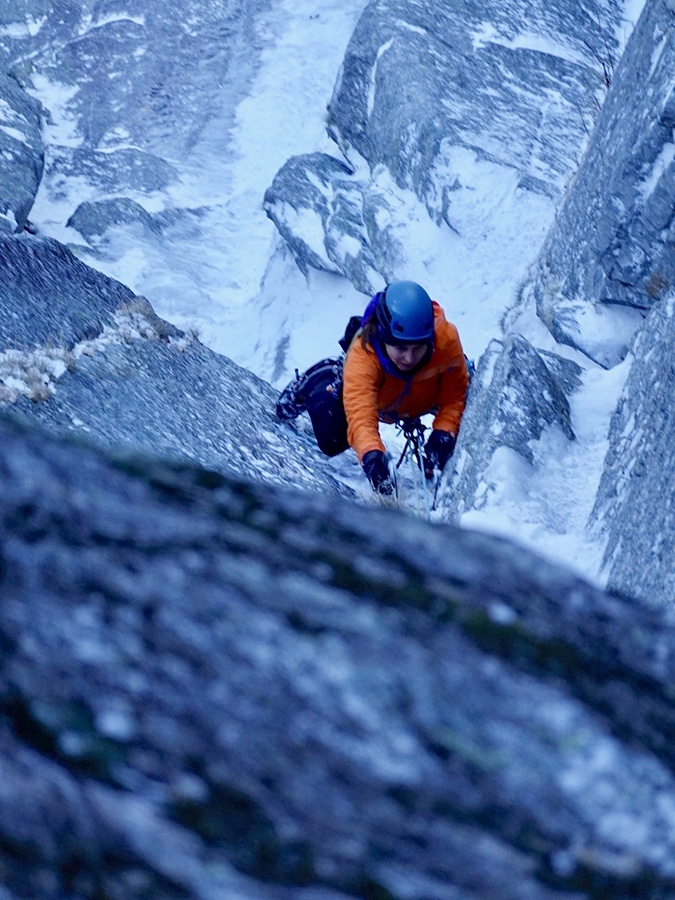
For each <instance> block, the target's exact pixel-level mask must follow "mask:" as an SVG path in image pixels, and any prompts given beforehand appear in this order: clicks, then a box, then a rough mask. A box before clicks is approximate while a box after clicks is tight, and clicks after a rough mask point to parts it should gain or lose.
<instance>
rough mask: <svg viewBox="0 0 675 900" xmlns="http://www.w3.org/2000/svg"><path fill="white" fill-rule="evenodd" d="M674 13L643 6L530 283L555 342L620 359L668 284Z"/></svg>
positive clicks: (674, 200)
mask: <svg viewBox="0 0 675 900" xmlns="http://www.w3.org/2000/svg"><path fill="white" fill-rule="evenodd" d="M673 71H675V7H674V5H673V3H671V2H665V0H648V2H647V3H646V5H645V8H644V11H643V13H642V16H641V17H640V20H639V22H638V24H637V25H636V27H635V29H634V31H633V33H632V34H631V37H630V39H629V41H628V44H627V46H626V50H625V51H624V53H623V55H622V57H621V61H620V62H619V64H618V66H617V68H616V71H615V72H613V74H612V84H611V88H610V90H609V93H608V94H607V99H606V102H605V104H604V106H603V108H602V112H601V114H600V117H599V118H598V121H597V123H596V127H595V129H594V131H593V134H592V136H591V139H590V142H589V146H588V150H587V152H586V154H585V157H584V160H583V163H582V165H581V167H580V169H579V172H578V175H577V177H576V178H575V180H574V183H573V184H572V186H571V189H570V191H569V193H568V195H567V196H566V198H565V200H564V202H563V204H562V206H561V209H560V211H559V213H558V215H557V218H556V223H555V226H554V227H553V229H552V231H551V234H550V235H549V237H548V239H547V242H546V245H545V248H544V252H543V254H542V257H541V261H540V266H539V269H538V272H537V277H536V280H535V293H536V298H537V308H538V312H539V315H540V317H541V318H542V319H543V320H544V322H545V323H546V324H547V325H548V327H549V328H550V330H551V332H552V334H553V335H554V337H555V338H556V340H557V341H559V342H563V343H566V344H570V345H572V346H573V347H577V348H579V349H580V350H582V351H583V352H584V353H586V354H587V355H588V356H590V357H591V359H594V360H595V361H596V362H599V363H600V364H602V365H603V366H612V365H615V364H616V363H617V362H619V361H620V360H621V359H623V358H624V357H625V355H626V353H627V352H628V349H629V348H630V344H631V340H632V338H633V336H634V334H635V332H636V329H637V328H638V327H639V326H640V325H641V323H642V318H643V316H644V314H645V312H646V311H648V310H649V309H651V308H652V307H653V306H655V305H659V304H660V303H661V302H662V301H663V299H664V297H666V296H667V295H668V294H669V292H670V291H671V289H672V287H673V284H675V253H674V252H673V250H674V247H675V83H674V81H673Z"/></svg>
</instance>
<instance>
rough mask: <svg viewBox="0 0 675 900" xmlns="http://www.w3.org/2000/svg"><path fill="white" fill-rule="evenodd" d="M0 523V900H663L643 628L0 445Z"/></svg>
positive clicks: (515, 562)
mask: <svg viewBox="0 0 675 900" xmlns="http://www.w3.org/2000/svg"><path fill="white" fill-rule="evenodd" d="M0 498H1V499H0V546H1V547H2V566H1V567H0V589H1V590H2V596H3V602H2V604H0V642H1V646H2V655H1V657H0V676H1V677H0V705H1V708H2V717H1V718H0V768H1V770H2V774H3V777H2V780H1V785H2V788H1V790H2V799H3V802H2V804H0V866H1V867H2V873H3V875H2V882H3V897H5V898H7V900H23V898H28V897H30V898H37V897H39V898H40V900H57V898H62V897H64V896H75V895H76V896H78V897H81V898H86V900H94V898H100V897H101V896H105V897H111V898H120V900H121V898H124V900H160V898H161V900H166V898H176V900H178V898H182V900H225V898H228V900H232V898H240V900H263V898H268V900H291V898H292V900H340V898H346V897H347V896H352V897H353V896H357V897H363V898H372V897H374V896H377V897H388V898H394V900H403V898H406V900H422V898H424V900H448V898H449V897H452V898H462V900H470V898H471V900H481V898H485V897H486V896H489V897H493V898H496V900H499V898H503V900H512V898H514V897H518V898H531V900H580V898H589V900H590V898H598V897H600V896H603V897H604V896H613V897H622V896H626V897H627V896H639V897H644V898H656V897H669V896H671V895H672V894H673V893H674V892H675V866H674V864H673V860H674V859H675V824H674V820H673V809H675V778H674V777H673V766H674V765H675V758H674V756H673V751H672V747H673V740H672V737H673V733H674V729H675V711H674V708H673V702H672V697H671V696H670V686H671V685H672V680H673V677H674V675H675V671H674V669H673V667H674V665H675V631H674V630H673V623H672V621H671V620H670V619H669V618H668V616H667V615H666V614H665V613H664V612H663V611H655V610H650V609H649V608H648V607H644V606H642V605H640V604H639V603H635V602H630V603H629V602H626V601H623V600H621V599H620V598H618V597H611V596H609V595H607V594H604V593H601V592H600V591H598V590H597V589H594V588H591V587H590V586H588V585H587V584H585V583H584V582H582V581H580V580H578V579H575V578H573V577H572V576H570V575H569V574H568V573H566V572H565V571H563V570H561V569H559V568H556V567H554V566H552V565H550V564H547V563H544V562H542V561H541V560H538V559H536V558H535V557H534V556H532V555H531V554H529V553H528V552H527V551H525V550H520V551H519V552H518V553H514V551H513V547H512V546H511V545H510V544H508V543H506V542H503V541H499V540H497V539H494V538H490V537H488V536H481V535H478V534H471V533H469V532H466V531H460V530H455V529H454V528H452V527H450V526H440V527H437V526H434V527H432V526H428V525H426V524H425V523H422V522H418V521H412V520H410V519H406V518H404V517H402V516H399V515H396V514H392V513H387V512H386V511H379V510H368V509H365V508H362V507H355V506H354V505H352V504H351V503H348V502H346V501H342V500H339V499H338V500H336V499H335V498H334V497H319V496H316V495H313V496H312V495H310V494H308V493H304V494H302V495H300V494H298V493H292V492H288V491H286V492H282V491H279V490H274V489H271V488H269V487H265V486H262V485H255V484H252V483H249V484H245V483H242V482H240V481H235V480H231V479H229V478H225V477H223V476H218V475H216V474H215V473H209V472H208V471H205V470H203V469H200V468H194V467H190V466H175V465H169V464H167V463H165V462H156V463H154V462H148V461H146V462H144V463H142V462H136V463H133V462H130V461H127V462H121V461H117V462H116V461H114V460H111V459H110V458H107V457H106V456H104V455H101V454H100V453H98V452H95V451H94V450H92V449H88V448H84V447H82V446H80V445H73V444H67V443H63V442H60V441H57V440H55V439H53V438H52V437H49V436H48V435H45V434H40V433H39V432H38V431H37V430H35V429H31V430H30V431H24V430H23V429H20V428H17V427H15V426H10V425H8V424H7V423H6V422H4V421H0ZM394 659H395V664H392V660H394Z"/></svg>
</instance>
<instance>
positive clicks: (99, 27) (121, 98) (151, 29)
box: [0, 0, 265, 238]
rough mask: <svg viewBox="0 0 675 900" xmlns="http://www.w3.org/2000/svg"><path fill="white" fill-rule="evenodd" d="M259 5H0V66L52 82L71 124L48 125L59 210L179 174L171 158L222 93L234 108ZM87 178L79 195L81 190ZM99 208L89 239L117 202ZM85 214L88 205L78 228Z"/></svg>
mask: <svg viewBox="0 0 675 900" xmlns="http://www.w3.org/2000/svg"><path fill="white" fill-rule="evenodd" d="M264 5H265V0H261V2H250V3H242V2H240V0H226V2H222V3H218V4H214V3H211V2H205V0H188V2H185V3H181V4H180V6H177V7H176V8H175V9H173V8H172V9H168V8H167V4H166V3H165V2H164V0H129V2H128V3H127V2H125V3H118V2H117V0H103V2H95V3H91V2H83V0H68V2H62V3H59V4H58V5H56V6H55V5H53V4H49V3H44V2H43V0H25V2H22V3H21V4H18V5H17V4H11V3H4V4H1V5H0V21H1V22H2V24H3V25H5V28H4V29H3V30H2V33H1V34H0V71H2V72H7V73H9V74H11V75H12V77H13V78H14V79H16V81H15V82H14V83H16V82H18V83H19V84H21V85H22V86H23V87H24V88H25V89H26V90H28V91H31V92H39V91H40V90H41V88H43V87H44V85H45V84H51V85H56V86H57V88H56V90H52V91H50V92H48V94H49V99H50V101H52V102H53V107H54V108H53V112H54V118H55V119H58V118H59V117H60V116H61V117H62V118H65V119H66V121H67V123H68V124H67V127H66V128H64V127H62V126H63V122H62V121H59V122H58V123H57V124H58V126H59V127H58V128H57V129H56V130H55V131H53V132H52V133H51V134H50V142H49V153H48V159H47V162H46V171H45V176H46V181H47V190H48V192H49V199H50V200H52V201H53V202H56V203H59V204H62V205H63V208H64V209H68V208H70V211H69V212H68V213H67V214H66V216H65V218H68V216H69V215H70V214H72V213H73V212H75V210H76V207H77V206H78V205H79V203H80V202H81V201H82V200H85V201H87V200H88V199H103V200H105V199H109V198H111V197H117V198H119V197H120V196H125V197H127V198H128V199H129V200H133V201H136V202H137V203H140V204H141V205H143V202H144V201H145V202H147V197H148V195H152V192H153V191H161V190H162V189H164V188H166V187H167V186H168V185H170V184H171V183H172V182H174V181H175V180H176V178H177V172H176V169H175V167H174V166H173V165H172V163H171V162H170V160H176V159H178V158H181V157H182V156H183V155H184V154H185V153H186V151H187V150H189V148H191V147H192V146H193V145H194V144H195V142H196V141H197V140H198V139H199V137H200V136H201V134H202V132H203V129H204V127H205V126H206V124H207V123H208V122H209V121H210V120H211V119H212V118H213V116H214V112H215V111H216V110H220V108H221V107H222V106H223V103H224V98H225V95H227V98H228V102H229V105H231V107H232V109H234V108H235V107H236V101H237V97H239V96H243V89H244V87H245V85H246V84H247V81H248V79H249V78H250V77H251V74H252V72H253V71H254V69H255V64H256V59H257V49H256V47H257V45H259V43H260V41H259V39H258V38H256V36H255V35H253V34H250V35H249V33H248V32H249V31H250V30H251V27H252V20H253V18H254V15H255V13H256V11H257V10H258V8H259V7H261V6H264ZM1 91H2V87H0V92H1ZM0 96H2V94H1V93H0ZM64 111H65V115H64ZM1 115H2V114H1V113H0V116H1ZM0 124H1V119H0ZM1 134H2V131H1V129H0V135H1ZM0 140H2V138H0ZM1 146H2V145H0V147H1ZM73 176H75V178H76V180H77V184H76V185H74V184H73V183H72V177H73ZM1 184H2V183H1V182H0V187H1ZM83 184H84V185H85V188H84V190H85V196H82V194H81V193H80V195H79V196H78V191H79V192H82V191H83ZM88 195H89V196H88ZM0 196H1V195H0ZM97 212H98V222H97V231H96V235H97V236H98V235H100V233H101V228H103V227H104V226H105V224H106V223H105V215H106V213H109V214H110V221H109V224H110V225H111V226H112V225H115V224H118V223H119V221H120V219H119V209H117V208H115V206H108V207H106V206H100V207H99V208H98V210H97ZM86 213H87V209H86V208H85V211H84V212H83V213H82V216H81V219H82V220H83V221H84V223H85V225H86V224H88V217H87V214H86ZM76 223H77V220H76ZM76 223H75V227H77V224H76ZM62 224H63V223H62ZM83 237H85V238H86V237H88V231H87V229H86V228H85V231H84V234H83Z"/></svg>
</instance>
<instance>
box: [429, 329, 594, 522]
mask: <svg viewBox="0 0 675 900" xmlns="http://www.w3.org/2000/svg"><path fill="white" fill-rule="evenodd" d="M580 375H581V368H580V367H579V366H578V365H577V364H576V363H575V362H572V361H571V360H568V359H564V358H562V357H560V356H557V355H556V354H554V353H550V352H547V351H541V350H540V351H538V350H536V349H535V348H534V347H533V346H532V344H530V343H529V341H527V340H526V339H525V338H524V337H521V336H519V335H511V336H510V337H508V338H507V339H506V340H505V341H504V342H502V341H496V340H495V341H492V342H491V343H490V345H489V346H488V348H487V350H486V352H485V353H484V354H483V356H482V357H481V359H480V361H479V364H478V366H477V369H476V373H475V375H474V376H473V378H472V380H471V384H470V387H469V393H468V398H467V405H466V410H465V412H464V416H463V417H462V424H461V428H460V432H459V438H458V441H457V449H456V451H455V455H454V457H453V462H454V471H453V474H452V477H451V478H450V479H448V480H447V481H446V482H445V483H444V485H443V487H442V489H441V494H440V497H439V501H438V503H439V507H440V508H442V509H445V510H446V511H450V512H451V514H452V515H453V516H456V515H461V513H463V512H466V511H467V510H469V509H471V508H473V507H475V506H477V505H480V502H481V501H480V498H479V497H478V495H477V490H478V487H479V484H480V483H481V481H482V478H483V474H484V473H485V471H486V470H487V468H488V466H489V465H490V461H491V460H492V457H493V455H494V453H495V451H496V450H498V449H499V448H501V447H507V448H509V449H510V450H513V451H515V452H516V453H517V454H518V455H519V456H521V457H522V458H523V459H524V460H526V461H527V462H528V463H534V461H535V456H536V452H535V446H536V441H538V440H539V438H540V437H541V435H542V433H543V431H544V429H545V428H548V427H549V426H550V425H557V426H558V427H559V428H560V429H561V431H562V433H563V434H564V435H565V437H566V438H567V439H568V440H574V439H575V435H574V431H573V429H572V424H571V416H570V407H569V402H568V396H569V395H570V394H571V393H572V392H573V391H574V390H575V388H577V387H578V386H579V385H580V383H581V381H580V377H579V376H580Z"/></svg>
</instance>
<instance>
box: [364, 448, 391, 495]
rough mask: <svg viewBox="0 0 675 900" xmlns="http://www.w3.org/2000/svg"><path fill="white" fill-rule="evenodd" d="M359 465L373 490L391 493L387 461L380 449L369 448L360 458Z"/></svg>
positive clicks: (379, 492)
mask: <svg viewBox="0 0 675 900" xmlns="http://www.w3.org/2000/svg"><path fill="white" fill-rule="evenodd" d="M361 465H362V467H363V471H364V472H365V473H366V477H367V478H368V481H369V482H370V483H371V485H372V487H373V490H374V491H376V492H377V493H378V494H385V495H389V494H393V492H394V485H393V484H392V482H391V476H390V474H389V463H388V462H387V457H386V455H385V454H384V453H383V452H382V451H381V450H369V451H368V453H366V455H365V456H364V457H363V459H362V460H361Z"/></svg>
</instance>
